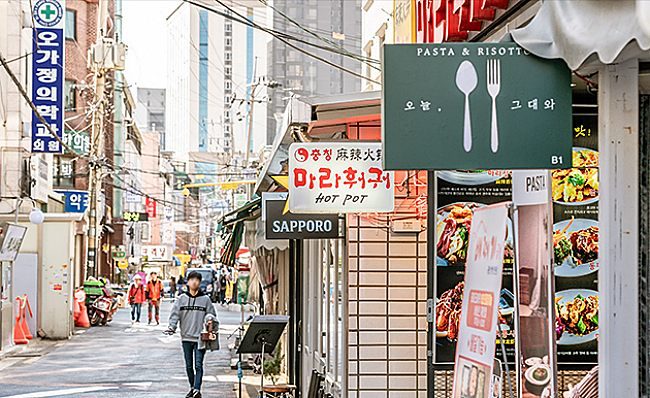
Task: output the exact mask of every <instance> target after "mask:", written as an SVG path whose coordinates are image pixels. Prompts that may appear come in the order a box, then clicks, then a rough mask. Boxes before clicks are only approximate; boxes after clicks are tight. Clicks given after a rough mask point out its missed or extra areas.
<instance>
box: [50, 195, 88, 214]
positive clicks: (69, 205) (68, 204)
mask: <svg viewBox="0 0 650 398" xmlns="http://www.w3.org/2000/svg"><path fill="white" fill-rule="evenodd" d="M56 192H57V193H60V194H61V195H63V197H64V199H65V204H64V211H65V212H66V213H85V212H86V209H87V208H88V200H89V196H88V192H87V191H73V190H66V191H64V190H57V191H56Z"/></svg>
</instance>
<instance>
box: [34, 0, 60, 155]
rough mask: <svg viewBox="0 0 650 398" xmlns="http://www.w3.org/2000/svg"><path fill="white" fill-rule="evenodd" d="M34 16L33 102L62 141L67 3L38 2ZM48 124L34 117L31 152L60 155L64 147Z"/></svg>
mask: <svg viewBox="0 0 650 398" xmlns="http://www.w3.org/2000/svg"><path fill="white" fill-rule="evenodd" d="M32 14H33V17H34V40H33V48H32V51H33V54H32V101H33V102H34V105H36V109H37V110H38V112H39V113H40V115H41V116H42V117H43V119H44V120H45V123H46V124H47V125H49V127H50V129H51V130H52V131H53V132H54V133H56V135H57V136H58V137H59V138H61V137H62V134H63V119H64V117H65V114H64V106H63V83H64V79H65V69H64V67H63V65H65V60H64V59H65V58H64V52H65V43H64V27H65V18H64V16H65V0H38V1H36V3H34V8H33V10H32ZM46 124H44V123H43V122H42V121H41V120H39V118H38V117H37V116H36V114H34V115H32V152H41V153H61V152H62V150H63V148H62V147H61V143H60V142H59V141H58V140H57V139H56V137H53V136H52V135H51V134H50V132H49V129H48V127H47V125H46Z"/></svg>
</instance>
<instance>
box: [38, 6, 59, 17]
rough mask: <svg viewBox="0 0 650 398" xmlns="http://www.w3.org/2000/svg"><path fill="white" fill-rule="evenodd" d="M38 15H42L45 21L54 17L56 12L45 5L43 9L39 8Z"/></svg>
mask: <svg viewBox="0 0 650 398" xmlns="http://www.w3.org/2000/svg"><path fill="white" fill-rule="evenodd" d="M40 13H41V14H43V16H44V17H45V19H47V20H50V19H52V16H53V15H56V10H53V9H52V8H51V7H50V5H49V4H46V5H45V7H43V8H41V11H40Z"/></svg>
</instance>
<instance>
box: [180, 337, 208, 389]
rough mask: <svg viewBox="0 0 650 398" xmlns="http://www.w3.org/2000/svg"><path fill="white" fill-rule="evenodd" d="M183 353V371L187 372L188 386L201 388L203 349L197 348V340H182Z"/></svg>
mask: <svg viewBox="0 0 650 398" xmlns="http://www.w3.org/2000/svg"><path fill="white" fill-rule="evenodd" d="M183 355H184V356H185V371H186V372H187V380H188V381H189V382H190V387H192V388H193V389H195V390H201V383H202V382H203V357H204V356H205V349H203V350H199V343H198V342H193V341H183Z"/></svg>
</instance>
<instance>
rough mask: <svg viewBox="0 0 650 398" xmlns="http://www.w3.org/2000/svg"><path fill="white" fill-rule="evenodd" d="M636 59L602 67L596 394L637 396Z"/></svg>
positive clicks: (637, 160)
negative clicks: (597, 370)
mask: <svg viewBox="0 0 650 398" xmlns="http://www.w3.org/2000/svg"><path fill="white" fill-rule="evenodd" d="M638 72H639V64H638V60H636V59H634V60H630V61H626V62H624V63H621V64H617V65H606V66H604V67H603V68H601V70H600V72H599V78H598V82H599V84H598V104H599V107H598V122H599V132H598V135H599V143H598V144H599V150H600V206H599V222H600V247H601V248H602V250H601V251H600V270H599V273H598V279H599V290H600V338H599V341H598V363H599V364H600V380H599V396H600V397H603V398H604V397H608V398H609V397H638V396H639V386H638V383H639V377H638V373H639V369H638V363H639V352H638V351H639V344H638V332H639V310H638V293H639V288H638V255H639V254H638V251H639V243H638V241H639V239H638V236H639V228H638V211H639V198H638V195H639V170H638V168H639V156H638V152H639V126H638V125H639V100H638V98H639V82H638V77H639V73H638Z"/></svg>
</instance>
